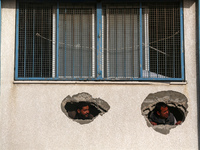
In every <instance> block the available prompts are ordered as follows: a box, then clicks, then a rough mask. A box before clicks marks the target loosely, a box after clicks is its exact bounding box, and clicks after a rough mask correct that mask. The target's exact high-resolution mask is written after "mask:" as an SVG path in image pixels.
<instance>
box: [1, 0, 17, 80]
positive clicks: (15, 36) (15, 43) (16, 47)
mask: <svg viewBox="0 0 200 150" xmlns="http://www.w3.org/2000/svg"><path fill="white" fill-rule="evenodd" d="M0 16H1V15H0ZM0 20H1V19H0ZM0 23H1V22H0ZM15 38H16V43H15V48H16V50H15V79H17V78H18V69H19V67H18V60H19V3H18V2H17V8H16V35H15Z"/></svg>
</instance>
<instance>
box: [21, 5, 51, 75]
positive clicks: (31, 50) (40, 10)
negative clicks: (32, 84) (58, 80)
mask: <svg viewBox="0 0 200 150" xmlns="http://www.w3.org/2000/svg"><path fill="white" fill-rule="evenodd" d="M44 37H45V38H46V39H52V9H51V6H48V5H34V4H23V3H21V4H20V5H19V47H18V77H23V78H29V77H31V78H32V77H35V78H37V77H46V78H48V77H51V76H52V42H51V41H50V40H46V39H44Z"/></svg>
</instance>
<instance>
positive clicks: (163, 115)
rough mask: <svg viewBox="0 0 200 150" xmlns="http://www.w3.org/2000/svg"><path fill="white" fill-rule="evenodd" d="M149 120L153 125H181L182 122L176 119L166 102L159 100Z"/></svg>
mask: <svg viewBox="0 0 200 150" xmlns="http://www.w3.org/2000/svg"><path fill="white" fill-rule="evenodd" d="M149 121H150V123H151V124H152V125H159V124H164V125H165V124H168V125H179V124H181V122H182V121H177V120H176V118H175V117H174V115H173V113H171V112H170V111H169V109H168V106H167V104H165V103H164V102H159V103H157V104H156V106H155V109H154V110H153V111H152V112H150V115H149Z"/></svg>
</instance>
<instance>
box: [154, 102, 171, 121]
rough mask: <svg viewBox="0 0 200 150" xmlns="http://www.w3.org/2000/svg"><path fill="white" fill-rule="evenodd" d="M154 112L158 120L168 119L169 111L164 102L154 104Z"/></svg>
mask: <svg viewBox="0 0 200 150" xmlns="http://www.w3.org/2000/svg"><path fill="white" fill-rule="evenodd" d="M155 112H156V114H157V115H158V116H159V117H160V118H164V119H165V118H168V116H169V110H168V106H167V105H166V104H165V103H164V102H159V103H157V104H156V107H155Z"/></svg>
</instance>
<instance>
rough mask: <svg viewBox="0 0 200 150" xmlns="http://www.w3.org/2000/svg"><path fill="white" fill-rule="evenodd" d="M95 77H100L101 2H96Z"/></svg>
mask: <svg viewBox="0 0 200 150" xmlns="http://www.w3.org/2000/svg"><path fill="white" fill-rule="evenodd" d="M97 79H98V80H100V79H102V3H101V2H99V3H97Z"/></svg>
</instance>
